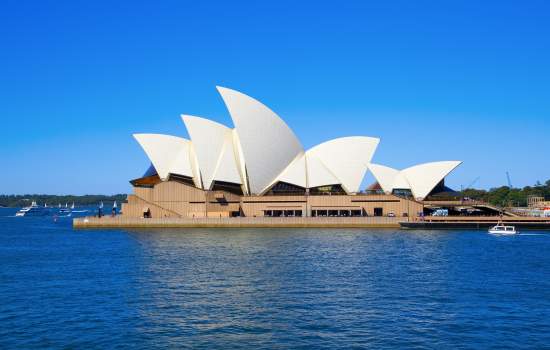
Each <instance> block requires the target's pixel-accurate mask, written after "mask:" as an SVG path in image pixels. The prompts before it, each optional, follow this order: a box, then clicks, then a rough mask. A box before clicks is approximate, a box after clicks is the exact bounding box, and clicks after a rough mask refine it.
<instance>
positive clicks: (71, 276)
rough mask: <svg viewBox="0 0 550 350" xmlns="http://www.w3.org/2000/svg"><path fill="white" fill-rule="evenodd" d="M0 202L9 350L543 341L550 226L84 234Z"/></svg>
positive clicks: (4, 343) (1, 310) (1, 311)
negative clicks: (513, 232)
mask: <svg viewBox="0 0 550 350" xmlns="http://www.w3.org/2000/svg"><path fill="white" fill-rule="evenodd" d="M14 213H15V210H13V209H0V348H1V349H21V348H25V349H28V348H142V349H150V348H168V347H169V348H182V347H184V348H203V349H212V348H245V349H249V348H254V349H273V348H292V349H296V348H304V349H305V348H327V349H337V348H353V347H357V348H364V347H369V348H376V349H380V348H432V349H443V348H452V349H455V348H480V349H487V348H494V349H501V348H544V347H549V346H550V234H549V233H547V232H546V233H545V232H543V231H540V232H537V231H529V232H525V233H526V234H524V235H520V236H517V237H496V236H491V235H488V234H487V233H485V232H483V231H467V230H457V231H399V230H395V229H380V230H365V229H162V230H76V231H75V230H73V229H72V226H71V219H70V218H60V219H59V220H58V221H57V222H54V221H53V219H52V217H35V218H15V217H12V215H13V214H14Z"/></svg>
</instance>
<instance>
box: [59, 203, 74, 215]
mask: <svg viewBox="0 0 550 350" xmlns="http://www.w3.org/2000/svg"><path fill="white" fill-rule="evenodd" d="M59 215H71V210H70V209H69V206H68V204H67V203H65V208H61V209H59Z"/></svg>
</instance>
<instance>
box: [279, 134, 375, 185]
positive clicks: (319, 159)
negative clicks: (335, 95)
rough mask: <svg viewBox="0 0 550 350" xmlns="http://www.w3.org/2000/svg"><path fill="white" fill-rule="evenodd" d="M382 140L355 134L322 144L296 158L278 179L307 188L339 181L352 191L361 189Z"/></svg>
mask: <svg viewBox="0 0 550 350" xmlns="http://www.w3.org/2000/svg"><path fill="white" fill-rule="evenodd" d="M379 142H380V140H379V139H377V138H373V137H363V136H353V137H342V138H338V139H334V140H330V141H327V142H324V143H321V144H319V145H317V146H315V147H313V148H311V149H309V150H308V151H307V152H306V153H305V154H303V155H301V156H300V157H299V158H297V159H296V160H294V162H292V163H291V164H290V165H289V167H288V168H287V169H285V171H284V172H283V173H282V174H281V176H279V177H278V178H277V180H276V181H284V182H288V183H291V184H294V185H297V186H301V187H307V188H312V187H319V186H327V185H336V184H339V185H342V187H343V188H344V190H346V191H347V192H348V193H353V192H359V187H360V186H361V181H362V180H363V177H364V176H365V173H366V172H367V169H368V166H369V164H370V161H371V159H372V156H373V155H374V151H375V150H376V147H377V146H378V143H379ZM276 181H275V182H276Z"/></svg>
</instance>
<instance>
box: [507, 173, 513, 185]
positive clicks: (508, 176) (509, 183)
mask: <svg viewBox="0 0 550 350" xmlns="http://www.w3.org/2000/svg"><path fill="white" fill-rule="evenodd" d="M506 180H508V187H510V189H512V181H511V180H510V173H508V172H506Z"/></svg>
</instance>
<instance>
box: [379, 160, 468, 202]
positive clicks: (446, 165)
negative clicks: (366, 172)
mask: <svg viewBox="0 0 550 350" xmlns="http://www.w3.org/2000/svg"><path fill="white" fill-rule="evenodd" d="M461 163H462V162H460V161H441V162H430V163H424V164H418V165H415V166H412V167H409V168H406V169H403V170H401V171H399V170H396V169H393V168H390V167H387V166H384V165H379V164H371V165H370V166H369V169H370V171H371V172H372V174H373V175H374V177H375V178H376V181H377V182H378V183H379V184H380V186H381V187H382V189H383V190H384V191H385V192H386V193H391V192H392V191H393V190H396V189H409V190H411V192H412V194H413V196H414V197H415V198H418V199H424V198H426V196H428V194H430V192H431V191H432V190H433V189H434V188H435V186H437V184H438V183H439V182H440V181H441V180H443V179H444V178H445V177H446V176H447V175H448V174H449V173H450V172H451V171H453V170H454V169H455V168H456V167H457V166H459V165H460V164H461Z"/></svg>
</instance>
